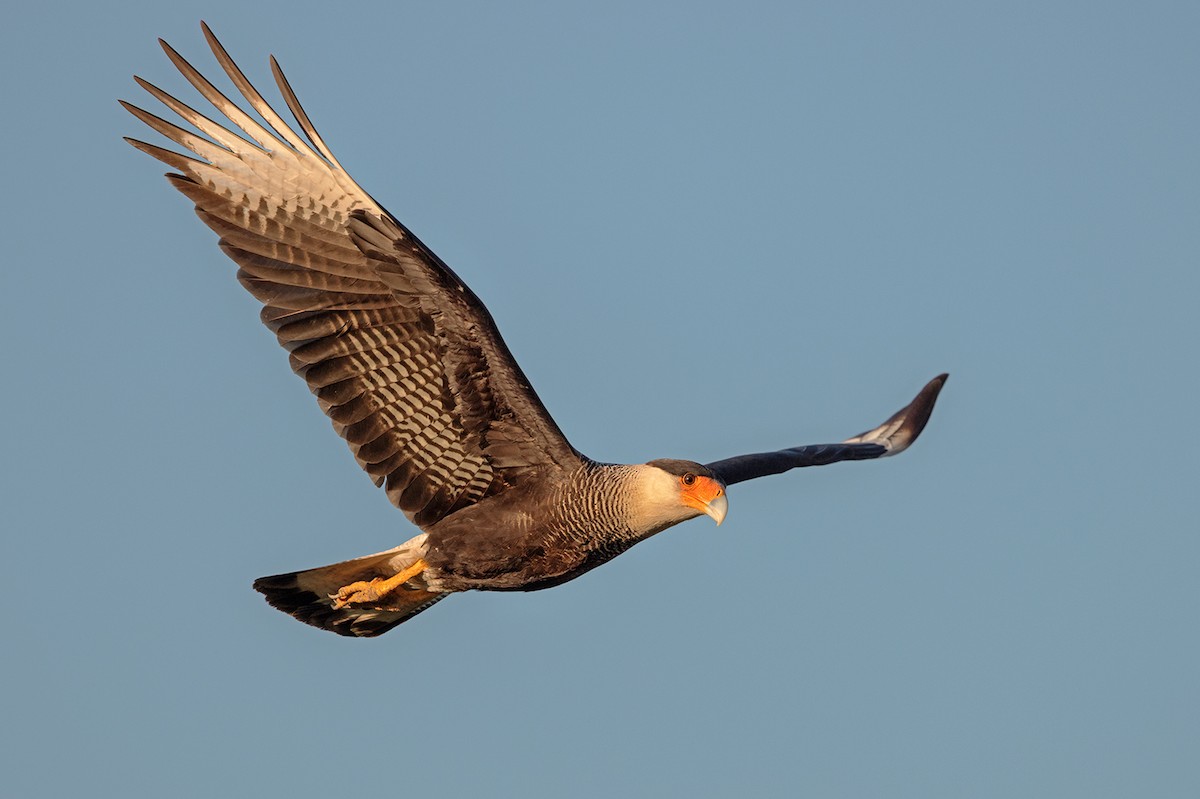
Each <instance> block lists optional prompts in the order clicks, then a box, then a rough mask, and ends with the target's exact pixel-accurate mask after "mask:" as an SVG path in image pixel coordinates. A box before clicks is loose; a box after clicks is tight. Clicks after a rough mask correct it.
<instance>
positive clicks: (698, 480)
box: [679, 474, 728, 524]
mask: <svg viewBox="0 0 1200 799" xmlns="http://www.w3.org/2000/svg"><path fill="white" fill-rule="evenodd" d="M679 492H680V498H681V499H682V500H683V503H684V504H685V505H687V506H688V507H691V508H695V509H696V510H698V511H700V512H701V513H703V514H705V515H707V516H711V517H712V518H713V520H714V521H716V523H717V524H720V523H721V522H722V521H723V520H724V519H725V511H726V509H727V507H728V502H727V501H726V499H725V487H724V486H723V485H721V484H720V482H718V481H716V480H714V479H712V478H711V477H702V476H700V475H695V474H685V475H683V476H682V477H680V478H679Z"/></svg>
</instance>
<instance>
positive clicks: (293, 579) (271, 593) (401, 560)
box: [254, 533, 446, 638]
mask: <svg viewBox="0 0 1200 799" xmlns="http://www.w3.org/2000/svg"><path fill="white" fill-rule="evenodd" d="M424 554H425V534H424V533H422V534H421V535H419V536H417V537H416V538H413V539H412V540H410V541H407V542H405V543H403V544H401V545H400V546H398V547H396V548H395V549H389V550H388V551H387V552H379V553H377V554H375V555H367V556H365V557H361V558H355V559H354V560H347V561H343V562H341V563H335V564H333V565H332V566H322V567H320V568H317V569H309V570H307V571H302V572H292V573H290V574H276V575H272V576H271V577H260V578H258V579H257V580H255V581H254V590H255V591H258V592H259V593H261V594H262V595H263V596H265V597H266V598H267V602H269V603H270V604H271V606H272V607H275V608H278V609H279V610H282V611H283V612H284V613H288V614H290V615H292V616H293V617H295V618H297V619H299V620H300V621H302V622H304V623H305V624H311V625H312V626H314V627H320V628H321V629H322V630H331V631H333V632H335V633H337V634H338V635H347V636H355V637H359V638H372V637H374V636H376V635H383V634H384V633H386V632H387V631H388V630H390V629H392V628H393V627H395V626H396V625H397V624H400V623H401V622H403V621H406V620H408V619H410V618H412V617H413V616H415V615H417V614H418V613H420V612H421V611H423V610H425V608H427V607H429V606H430V605H432V604H433V603H435V602H437V601H438V600H440V599H442V598H443V597H445V596H446V594H445V593H441V592H437V591H429V590H426V589H425V588H424V587H422V585H420V575H418V576H417V577H415V578H413V580H412V581H411V582H409V583H405V584H404V585H403V586H402V587H401V589H398V590H395V591H393V592H392V593H390V594H388V595H387V596H386V597H384V598H382V599H381V600H380V604H379V605H378V606H373V607H344V608H341V609H338V608H335V607H334V606H333V601H332V600H331V599H330V598H329V595H330V594H336V593H337V592H338V589H339V588H341V587H342V586H344V585H349V584H350V583H353V582H357V581H359V580H365V581H370V580H372V579H374V578H376V577H391V576H392V575H395V574H398V573H399V572H400V571H401V570H403V569H404V568H405V567H407V566H410V565H412V564H413V563H416V562H417V560H418V559H419V558H421V557H422V556H423V555H424ZM414 583H416V584H415V585H414Z"/></svg>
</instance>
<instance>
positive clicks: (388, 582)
mask: <svg viewBox="0 0 1200 799" xmlns="http://www.w3.org/2000/svg"><path fill="white" fill-rule="evenodd" d="M427 565H428V564H427V563H425V560H424V559H423V558H420V559H418V560H417V562H416V563H414V564H413V565H411V566H409V567H408V568H407V569H404V570H403V571H401V572H397V573H396V574H393V575H392V576H391V577H388V578H387V579H383V578H381V577H376V578H375V579H374V580H371V581H370V582H366V581H364V580H359V581H358V582H356V583H350V585H345V586H342V587H341V588H339V589H338V592H337V593H336V594H330V596H329V598H330V599H332V600H333V606H334V607H335V608H338V609H339V610H340V609H342V608H344V607H346V606H347V605H365V604H369V603H371V602H376V601H378V600H379V598H380V597H383V596H386V595H388V594H390V593H391V592H392V591H394V590H396V589H397V588H399V587H400V586H402V585H404V584H405V583H406V582H408V581H409V580H411V579H412V578H414V577H416V576H417V575H418V574H420V573H421V572H423V571H425V567H426V566H427Z"/></svg>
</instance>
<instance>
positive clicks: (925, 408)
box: [846, 372, 950, 455]
mask: <svg viewBox="0 0 1200 799" xmlns="http://www.w3.org/2000/svg"><path fill="white" fill-rule="evenodd" d="M949 377H950V373H949V372H943V373H942V374H940V375H938V376H937V377H935V378H933V379H932V380H930V381H929V382H928V383H926V384H925V386H924V387H923V388H922V389H921V390H920V391H919V392H917V396H915V397H913V400H912V402H910V403H908V404H907V405H905V406H904V407H903V408H901V409H900V410H898V411H896V413H894V414H892V415H891V417H889V418H888V420H887V421H886V422H884V423H883V424H881V425H880V426H879V427H876V428H875V429H874V430H868V431H867V432H865V433H861V434H859V435H857V436H855V437H854V438H850V439H847V440H846V443H875V444H882V445H883V446H885V447H887V449H888V452H887V454H888V455H899V454H900V453H901V452H903V451H904V450H906V449H908V448H909V447H910V446H912V444H913V442H914V441H916V440H917V438H918V437H919V436H920V435H921V433H922V432H923V431H924V430H925V425H926V424H928V423H929V417H930V416H932V415H933V408H934V406H935V405H936V404H937V398H938V395H939V394H941V392H942V386H944V385H945V384H946V380H947V379H949Z"/></svg>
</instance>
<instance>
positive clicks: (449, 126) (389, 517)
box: [0, 0, 1200, 799]
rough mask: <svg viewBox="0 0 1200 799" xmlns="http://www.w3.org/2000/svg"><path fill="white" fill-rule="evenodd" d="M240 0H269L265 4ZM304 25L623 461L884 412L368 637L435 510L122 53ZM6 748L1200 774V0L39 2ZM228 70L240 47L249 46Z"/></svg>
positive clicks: (575, 428)
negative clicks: (129, 104) (305, 617)
mask: <svg viewBox="0 0 1200 799" xmlns="http://www.w3.org/2000/svg"><path fill="white" fill-rule="evenodd" d="M247 6H249V7H247ZM201 18H203V19H206V20H207V21H208V22H209V23H210V24H212V25H213V27H214V29H215V30H216V32H217V34H218V35H219V36H221V37H222V39H223V41H224V43H225V45H226V46H227V47H228V48H229V50H230V51H231V53H232V54H233V55H234V57H235V58H236V59H237V60H238V61H239V63H241V64H242V66H243V68H245V69H246V71H247V73H248V74H249V75H250V76H251V78H252V79H253V80H255V81H256V83H258V85H259V87H260V89H262V90H263V91H264V93H265V94H268V96H270V97H272V98H275V97H277V93H276V92H275V90H274V87H273V86H272V85H271V81H270V73H269V71H268V70H267V68H266V67H267V60H266V59H267V54H268V53H272V52H273V53H275V54H276V55H277V56H278V57H279V58H280V60H281V61H282V64H283V66H284V68H285V70H287V72H288V76H289V78H290V79H291V81H292V83H293V85H294V86H295V87H296V89H297V91H298V93H299V94H300V97H301V99H302V100H303V101H304V103H305V105H306V107H307V109H308V111H309V113H310V114H311V116H312V117H313V119H314V120H315V122H316V124H317V126H318V128H319V129H320V130H321V131H322V133H323V135H324V136H325V138H326V139H327V140H328V141H329V142H330V144H331V146H332V147H333V149H334V151H335V152H336V153H337V154H338V156H339V158H340V159H341V161H342V162H343V164H345V165H346V166H347V168H348V169H349V170H350V171H351V172H352V174H353V175H354V176H355V177H356V178H357V179H358V180H359V182H361V183H362V184H363V186H364V187H366V188H367V190H368V191H370V192H371V193H372V194H374V195H375V196H376V197H377V198H378V199H379V200H380V202H382V203H383V204H384V205H385V206H387V207H388V208H389V209H390V210H391V211H392V212H393V213H395V214H396V215H397V216H398V217H399V218H400V219H401V220H403V221H404V222H405V223H406V224H408V225H409V226H410V227H411V228H412V229H413V230H414V231H415V232H416V233H417V234H418V235H419V236H421V237H422V238H423V239H424V240H425V241H426V242H427V243H428V244H429V245H430V246H432V247H433V248H434V250H435V251H436V252H438V253H439V254H440V255H441V256H442V257H443V258H444V259H445V260H446V261H447V262H448V263H450V264H451V265H453V266H454V267H455V268H456V269H457V270H458V271H459V273H460V274H461V275H462V276H463V278H464V279H465V280H466V281H467V282H468V283H470V285H471V286H472V287H473V288H474V289H475V291H476V292H477V293H478V294H479V295H480V296H481V297H482V298H483V299H484V301H485V302H486V303H487V304H488V306H489V307H490V308H491V310H492V311H493V313H494V315H495V317H496V319H497V321H498V323H499V325H500V327H501V329H502V330H503V332H504V334H505V336H506V338H507V340H508V343H509V345H510V347H511V348H512V350H513V352H514V353H516V355H517V357H518V359H519V360H520V363H521V365H522V366H523V367H524V369H525V371H526V372H527V373H528V374H529V376H530V378H531V379H532V380H533V382H534V384H535V386H536V387H537V389H538V391H539V392H540V394H541V396H542V398H543V399H544V401H545V402H546V404H547V405H548V407H549V408H550V411H551V412H552V413H553V414H554V416H555V417H556V419H557V420H558V421H559V423H560V425H561V426H562V428H563V429H564V430H565V431H566V433H567V435H568V436H569V437H570V439H571V440H572V442H573V443H574V444H575V445H576V446H577V447H578V448H579V449H580V450H582V451H583V452H586V453H587V454H589V455H590V456H592V457H594V458H597V459H601V460H610V461H643V460H647V459H650V458H654V457H664V456H674V457H688V458H694V459H697V460H702V461H703V460H713V459H717V458H720V457H726V456H729V455H734V454H739V453H742V452H748V451H756V450H762V449H773V448H777V447H780V446H785V445H793V444H799V443H811V442H820V441H829V440H837V439H840V438H844V437H846V436H848V435H852V434H855V433H857V432H859V431H861V430H863V429H866V428H868V427H872V426H874V425H875V424H877V423H879V422H880V421H882V420H883V419H884V418H885V417H886V416H887V415H889V414H890V413H892V412H893V411H894V410H896V409H897V408H899V407H900V406H902V405H903V404H904V403H906V402H907V401H908V400H909V399H910V398H911V396H912V395H913V394H914V393H915V392H916V391H917V389H919V388H920V387H921V385H922V384H923V383H924V382H925V381H926V380H927V379H929V378H930V377H932V376H934V375H935V374H937V373H939V372H942V371H948V372H950V373H951V379H950V382H949V383H948V384H947V387H946V391H945V392H944V393H943V395H942V400H941V404H940V405H939V406H938V409H937V412H936V414H935V415H934V418H933V421H932V423H931V424H930V426H929V428H928V430H927V431H926V433H925V436H924V438H923V439H922V440H921V441H920V442H918V444H917V445H916V446H915V447H914V448H913V449H912V450H911V451H909V452H908V453H906V454H904V455H903V456H901V457H899V458H895V459H890V460H885V461H881V462H872V463H850V464H839V465H837V466H832V467H829V468H826V469H811V470H806V471H803V472H793V473H791V474H789V475H786V476H782V477H774V478H769V479H765V480H761V481H757V482H754V483H752V484H746V485H739V486H737V487H736V488H735V489H734V490H733V491H732V492H731V496H730V511H729V517H728V519H727V521H726V523H725V525H723V526H722V527H721V528H720V529H717V528H716V527H714V526H713V525H712V524H711V522H710V521H709V520H707V519H700V520H698V521H694V522H690V523H688V524H686V525H683V526H681V527H678V528H675V529H673V530H671V531H669V532H668V533H665V534H663V535H661V536H659V537H657V538H655V539H652V540H651V541H649V542H647V543H644V544H642V545H639V546H638V547H636V548H635V549H633V550H632V551H631V552H629V553H628V554H626V555H624V556H622V557H621V558H618V559H617V560H616V561H614V562H612V563H610V564H608V565H606V566H605V567H604V568H602V569H599V570H597V571H594V572H592V573H590V574H588V575H586V576H585V577H583V578H582V579H579V580H577V581H575V582H572V583H570V584H568V585H566V586H563V587H560V588H556V589H553V590H551V591H545V592H541V593H535V594H527V595H522V594H517V595H512V594H469V595H463V596H456V597H453V598H451V599H450V600H448V601H446V602H444V603H442V604H441V605H440V606H438V607H437V608H435V609H433V610H431V611H429V612H427V613H425V614H423V615H421V616H420V617H418V618H416V619H414V620H413V621H411V622H409V623H407V624H405V625H404V626H402V627H400V628H398V629H397V630H395V631H393V632H391V633H389V634H388V635H386V636H384V637H382V638H379V639H375V640H347V639H342V638H339V637H336V636H334V635H331V634H328V633H324V632H321V631H318V630H315V629H312V628H309V627H306V626H304V625H301V624H299V623H297V622H295V621H293V620H291V619H289V618H287V617H286V616H284V615H282V614H280V613H278V612H276V611H274V610H271V609H270V608H269V607H268V606H267V605H266V604H265V603H264V602H263V601H262V599H261V598H260V597H259V596H258V595H257V594H255V593H254V592H253V591H251V589H250V582H251V581H252V580H253V579H254V578H255V577H257V576H260V575H263V574H271V573H276V572H279V571H286V570H291V569H298V568H303V567H310V566H316V565H321V564H325V563H330V562H333V561H338V560H342V559H345V558H349V557H353V556H357V555H361V554H366V553H369V552H375V551H378V550H381V549H385V548H388V547H391V546H394V545H395V544H397V543H399V542H401V541H403V540H405V539H407V538H408V537H410V535H411V534H412V533H413V530H412V528H411V527H410V526H409V524H408V522H407V521H406V520H405V519H404V518H403V516H402V515H401V514H400V513H398V512H397V511H395V510H394V509H393V508H392V507H391V506H390V505H389V504H388V503H387V501H386V499H385V497H384V495H383V493H382V492H380V491H378V490H376V489H375V488H374V487H373V486H372V485H371V483H370V481H369V480H368V479H367V478H366V477H365V476H364V475H363V474H362V473H361V472H360V471H359V470H358V469H357V468H356V466H355V464H354V461H353V459H352V458H351V456H350V454H349V452H348V451H347V449H346V447H345V446H344V444H343V443H342V442H341V441H340V440H339V439H338V438H337V437H336V436H335V435H334V434H333V432H332V431H331V430H330V429H329V424H328V422H327V421H326V420H325V419H324V418H323V416H322V415H321V414H320V412H319V411H318V409H317V408H316V405H315V402H314V401H313V399H312V397H311V396H310V395H309V394H308V392H307V391H306V390H305V388H304V386H303V384H302V382H301V381H300V380H299V379H297V378H296V377H295V376H293V375H292V374H291V373H290V371H289V369H288V367H287V362H286V358H285V357H284V355H283V353H282V352H281V351H280V350H279V349H278V347H277V346H276V344H275V343H274V341H273V337H272V336H271V335H270V334H269V333H268V332H267V331H266V330H265V329H263V328H262V327H261V326H260V325H259V323H258V321H257V307H256V304H255V303H254V302H253V301H252V299H251V298H250V297H249V296H248V295H246V294H245V293H244V292H243V291H242V290H241V289H240V288H239V286H238V285H237V283H236V281H235V280H234V278H233V273H234V267H233V265H232V263H231V262H229V261H228V260H226V259H225V258H224V256H223V255H221V253H220V252H219V251H218V249H217V248H216V246H215V238H214V236H213V235H212V233H210V232H209V231H208V230H207V229H206V228H204V227H203V226H202V225H201V224H200V223H199V222H198V221H197V220H196V219H195V217H194V215H193V213H192V211H191V208H190V204H189V203H188V202H187V201H186V200H185V199H184V198H183V197H182V196H179V195H178V194H177V193H175V192H174V190H172V189H171V188H170V187H169V186H168V185H167V183H166V182H165V181H164V180H163V179H162V178H161V177H160V175H161V173H162V172H163V167H162V166H161V165H160V164H158V163H157V162H154V161H152V160H151V159H149V158H147V157H146V156H144V155H142V154H140V153H138V152H136V151H135V150H133V149H132V148H130V147H128V146H126V145H125V144H124V143H122V142H121V140H120V137H121V136H122V135H136V136H139V137H143V138H147V139H149V140H151V141H160V140H157V139H156V138H155V134H153V133H152V132H150V131H148V130H146V129H144V128H143V127H142V126H141V125H140V123H138V122H137V121H136V120H135V119H133V118H132V117H130V116H129V115H127V114H126V113H125V112H124V111H123V110H121V109H120V108H119V107H118V105H117V103H116V100H117V98H118V97H122V98H125V99H130V100H134V101H136V102H139V103H144V104H147V107H153V101H152V100H151V99H149V98H147V97H145V96H144V94H143V93H142V92H141V91H140V90H138V89H137V87H136V86H135V85H134V84H133V82H132V81H131V80H130V76H131V75H132V74H133V73H135V72H136V73H138V74H140V75H142V76H143V77H146V78H147V79H149V80H151V81H153V82H155V83H158V84H159V85H161V86H163V87H164V88H166V89H168V90H170V91H177V92H179V93H180V96H181V97H182V98H183V99H185V100H186V101H188V102H189V103H194V104H196V103H199V102H200V100H199V98H198V97H197V96H196V95H195V94H194V93H193V92H192V91H191V90H190V88H189V87H187V86H186V84H185V83H184V81H183V80H182V79H181V78H179V77H178V76H177V75H176V74H175V72H174V70H173V68H172V67H171V66H170V64H169V62H168V61H167V59H166V58H165V56H163V54H162V53H161V52H160V51H159V49H158V47H157V45H156V44H155V37H157V36H163V37H165V38H166V39H168V40H169V41H171V42H172V44H174V45H175V46H176V47H177V48H178V49H179V50H180V51H181V52H182V53H183V54H184V55H185V56H187V57H188V58H189V59H191V60H192V61H193V62H194V63H195V64H196V65H197V66H199V67H200V68H201V70H202V71H204V72H206V73H208V74H210V75H212V74H214V73H215V72H216V68H215V64H214V62H213V60H212V58H211V56H210V55H209V54H208V52H207V49H206V47H205V46H204V43H203V39H202V37H201V35H200V30H199V26H198V20H199V19H201ZM0 38H2V40H3V41H2V44H3V46H2V47H0V75H2V76H3V77H2V78H0V79H2V80H3V98H4V107H5V111H4V124H3V125H2V126H0V137H3V144H4V153H5V155H6V158H5V170H4V188H5V190H4V191H3V193H2V194H0V205H2V208H0V219H3V220H4V221H3V225H4V232H5V247H6V255H5V257H4V267H3V290H2V292H0V325H2V326H3V340H4V342H5V345H4V365H5V370H4V371H5V375H6V377H5V378H4V386H3V388H4V390H3V392H0V403H3V411H4V418H5V419H6V424H5V434H4V442H5V443H4V447H3V452H4V455H3V461H2V467H3V470H4V474H3V480H2V485H3V495H4V496H3V503H2V507H3V511H2V513H3V557H0V576H2V577H3V585H4V590H5V591H6V593H7V597H8V602H7V607H8V614H7V623H6V624H5V631H4V635H3V641H4V642H3V645H2V646H0V669H2V671H3V675H2V685H3V687H2V688H0V718H2V719H3V723H2V724H0V739H2V740H0V774H2V775H3V777H2V781H3V784H4V791H3V793H5V795H11V796H67V795H87V796H97V797H107V796H178V797H216V796H249V795H260V796H285V795H293V796H318V795H324V796H384V795H387V796H405V797H420V796H446V797H449V796H465V795H471V794H475V795H497V796H503V795H521V796H529V797H562V796H579V797H609V796H617V795H631V796H639V795H642V796H649V795H655V796H714V797H715V796H768V795H776V796H792V795H807V796H820V797H922V798H927V797H964V796H970V797H1014V796H1044V797H1088V798H1089V799H1091V798H1094V797H1127V796H1196V795H1200V680H1198V679H1197V675H1198V674H1200V640H1198V635H1200V633H1198V627H1197V619H1198V615H1197V609H1198V603H1200V591H1198V589H1197V586H1198V583H1197V569H1198V566H1200V524H1198V523H1197V520H1196V516H1197V513H1196V500H1195V496H1196V490H1197V485H1196V484H1197V472H1198V470H1197V465H1196V457H1195V455H1194V454H1193V450H1194V449H1195V424H1194V419H1195V413H1196V403H1197V397H1198V396H1200V378H1198V377H1197V368H1196V364H1197V344H1198V343H1200V323H1198V321H1197V319H1198V317H1200V312H1198V308H1197V298H1198V297H1200V278H1198V277H1197V272H1198V270H1197V263H1198V259H1200V224H1198V223H1200V188H1198V187H1200V146H1198V143H1200V101H1198V98H1200V92H1198V90H1197V82H1198V80H1200V47H1198V46H1197V42H1198V41H1200V6H1197V4H1195V3H1191V2H1179V3H1161V2H1142V3H1094V2H1087V3H1084V2H1079V3H1065V2H1045V0H1041V1H1040V2H1036V3H1022V2H1017V3H997V4H992V5H991V6H984V5H981V4H966V3H951V2H944V3H936V2H933V3H930V2H920V3H903V4H900V3H882V2H881V3H839V4H833V3H823V4H810V3H777V4H755V3H749V4H748V3H732V2H730V3H625V2H606V3H588V4H565V3H550V2H547V3H520V4H516V5H513V4H502V3H474V4H462V3H454V2H439V3H419V4H417V3H394V4H387V5H384V4H379V5H375V4H353V5H346V6H344V7H341V8H339V7H337V6H335V5H331V4H327V3H326V4H305V3H294V2H289V3H282V2H271V3H261V4H245V3H241V2H237V3H235V2H226V0H212V1H211V2H202V3H198V2H178V3H161V2H153V3H151V2H117V3H114V4H83V3H65V4H40V5H39V4H30V3H27V4H23V5H18V6H14V7H13V8H11V9H8V11H7V12H6V15H5V21H4V26H3V31H2V32H0ZM221 85H226V84H223V83H222V84H221Z"/></svg>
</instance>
